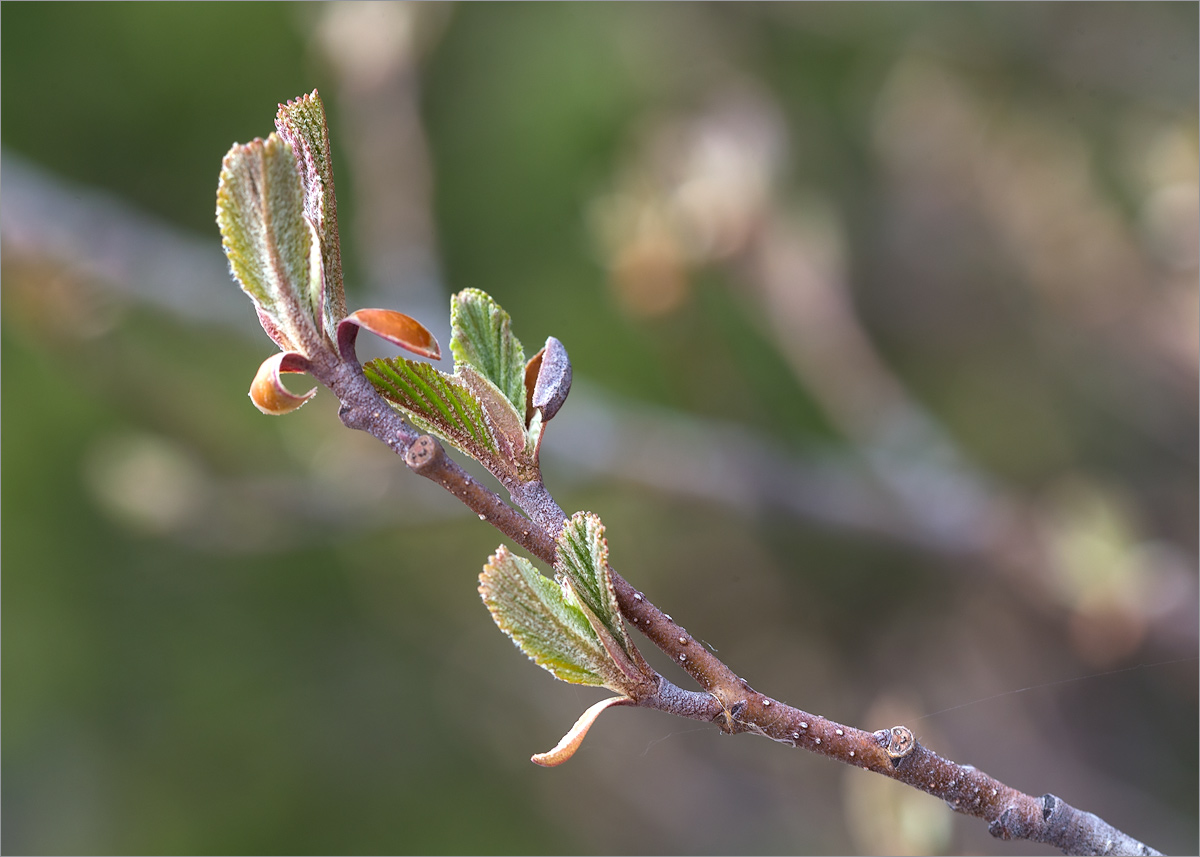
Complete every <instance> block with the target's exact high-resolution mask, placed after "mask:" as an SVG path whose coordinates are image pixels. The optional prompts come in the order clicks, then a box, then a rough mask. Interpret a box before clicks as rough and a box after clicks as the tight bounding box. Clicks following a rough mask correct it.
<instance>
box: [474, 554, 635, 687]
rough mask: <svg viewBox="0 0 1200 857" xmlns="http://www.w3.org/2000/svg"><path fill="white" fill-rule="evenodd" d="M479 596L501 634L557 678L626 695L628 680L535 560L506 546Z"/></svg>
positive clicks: (482, 580)
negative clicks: (504, 634)
mask: <svg viewBox="0 0 1200 857" xmlns="http://www.w3.org/2000/svg"><path fill="white" fill-rule="evenodd" d="M479 594H480V595H481V596H482V597H483V603H484V604H486V605H487V608H488V610H489V611H490V612H491V614H492V618H493V619H494V620H495V621H496V624H497V625H498V626H500V630H501V631H503V632H504V633H506V634H508V636H509V637H511V638H512V640H513V642H514V643H516V644H517V646H518V647H519V648H520V649H521V651H523V652H524V653H525V654H526V655H527V656H528V657H529V659H530V660H532V661H533V662H534V663H536V664H537V665H538V666H540V667H542V668H543V669H545V670H547V671H549V672H550V673H551V674H552V675H554V677H555V678H559V679H562V680H563V681H567V682H571V683H573V684H589V685H604V686H605V687H609V688H611V689H613V690H615V691H618V692H621V693H624V690H623V687H624V686H625V685H626V684H627V683H628V682H627V681H626V679H625V676H624V674H623V673H622V671H621V670H620V669H619V668H618V667H617V665H616V664H615V663H614V662H613V660H612V658H611V657H610V656H609V654H608V651H607V650H606V649H605V647H604V646H603V645H602V644H601V642H600V640H599V639H598V638H597V636H596V633H595V631H593V630H592V626H591V624H590V623H589V622H588V619H587V617H586V616H585V615H584V614H583V611H581V610H580V609H579V608H578V607H577V606H575V605H573V604H571V603H570V602H569V601H568V600H567V599H566V598H564V596H563V590H562V588H561V587H559V586H558V585H557V584H555V583H554V582H553V581H551V580H549V579H547V578H546V577H544V576H543V575H542V574H541V573H540V572H539V571H538V570H537V569H536V568H534V567H533V564H532V563H530V562H529V560H527V559H524V558H523V557H519V556H516V555H515V554H513V553H511V552H510V551H509V550H508V549H507V548H506V547H504V546H503V545H501V546H500V548H499V549H498V550H497V551H496V553H495V555H493V556H492V557H490V558H489V559H488V563H487V565H485V566H484V567H483V573H482V574H480V575H479Z"/></svg>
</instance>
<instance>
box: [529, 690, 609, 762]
mask: <svg viewBox="0 0 1200 857" xmlns="http://www.w3.org/2000/svg"><path fill="white" fill-rule="evenodd" d="M632 702H633V700H632V699H630V698H629V697H627V696H610V697H609V698H608V699H602V700H600V701H599V702H597V703H596V704H595V705H593V706H591V707H590V708H588V710H587V711H585V712H583V714H581V715H579V719H578V720H576V721H575V725H574V726H572V727H571V730H570V731H569V732H568V733H567V734H566V735H564V736H562V740H561V741H559V742H558V744H556V745H555V747H554V749H553V750H550V751H548V752H546V753H534V754H533V756H531V757H530V761H531V762H533V763H534V764H537V765H541V766H542V767H543V768H553V767H555V766H556V765H561V764H562V763H563V762H565V761H567V759H569V758H571V757H572V756H574V755H575V751H576V750H578V749H579V745H580V744H582V743H583V739H584V738H585V737H586V736H587V733H588V730H589V729H591V728H592V724H593V723H595V722H596V718H597V717H599V716H600V714H601V712H603V711H604V710H605V709H608V708H611V707H612V706H614V705H629V704H631V703H632Z"/></svg>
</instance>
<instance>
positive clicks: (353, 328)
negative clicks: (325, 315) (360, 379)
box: [337, 309, 442, 362]
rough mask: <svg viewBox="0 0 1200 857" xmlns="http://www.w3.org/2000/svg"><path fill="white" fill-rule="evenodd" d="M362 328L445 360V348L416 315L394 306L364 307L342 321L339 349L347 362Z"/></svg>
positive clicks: (339, 325) (350, 357)
mask: <svg viewBox="0 0 1200 857" xmlns="http://www.w3.org/2000/svg"><path fill="white" fill-rule="evenodd" d="M360 327H361V328H363V329H364V330H369V331H371V333H373V334H375V335H376V336H378V337H381V338H383V339H386V340H387V341H388V342H390V343H392V344H393V345H398V346H400V347H401V348H403V349H405V350H406V351H411V352H412V353H413V354H420V355H421V356H422V357H432V358H433V359H434V360H439V359H441V356H442V351H441V349H440V348H438V343H437V340H436V339H434V338H433V334H432V333H430V332H429V330H428V329H427V328H426V327H425V325H423V324H421V322H419V321H417V320H416V319H415V318H412V317H411V316H407V315H405V314H404V313H402V312H396V311H395V310H390V309H360V310H355V311H354V312H352V313H350V315H348V316H346V317H345V318H344V319H342V320H341V321H340V322H339V323H338V329H337V342H338V350H339V351H340V352H341V355H342V359H343V360H345V361H347V362H350V361H351V360H352V359H353V358H354V350H353V349H354V340H355V339H356V338H357V336H358V328H360Z"/></svg>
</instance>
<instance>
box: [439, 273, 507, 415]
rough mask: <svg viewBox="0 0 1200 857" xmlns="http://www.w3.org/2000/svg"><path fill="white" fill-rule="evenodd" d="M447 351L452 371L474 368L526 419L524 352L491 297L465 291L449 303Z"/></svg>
mask: <svg viewBox="0 0 1200 857" xmlns="http://www.w3.org/2000/svg"><path fill="white" fill-rule="evenodd" d="M450 327H451V330H452V331H453V335H452V336H451V338H450V351H451V353H452V354H453V355H454V362H455V367H456V368H457V367H458V365H460V364H465V365H467V366H471V367H474V368H475V369H476V370H477V371H478V372H479V373H480V374H481V375H483V377H484V378H487V379H488V380H489V381H490V382H492V383H493V384H495V385H496V387H497V389H499V390H500V392H501V394H503V396H504V397H505V398H506V399H508V401H509V402H510V403H511V404H512V406H513V408H514V409H515V410H516V412H517V414H518V415H519V417H520V418H523V417H524V415H525V350H524V349H523V348H522V347H521V343H520V341H519V340H518V339H517V338H516V337H515V336H513V333H512V320H511V319H510V318H509V315H508V313H507V312H505V311H504V310H503V309H501V308H500V305H499V304H497V303H496V302H495V301H494V300H492V298H491V296H490V295H488V294H486V293H484V292H481V291H480V290H479V289H464V290H463V291H461V292H459V293H458V294H456V295H455V296H454V297H453V298H452V300H451V303H450Z"/></svg>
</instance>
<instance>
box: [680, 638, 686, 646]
mask: <svg viewBox="0 0 1200 857" xmlns="http://www.w3.org/2000/svg"><path fill="white" fill-rule="evenodd" d="M679 645H681V646H686V645H687V637H680V638H679Z"/></svg>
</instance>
